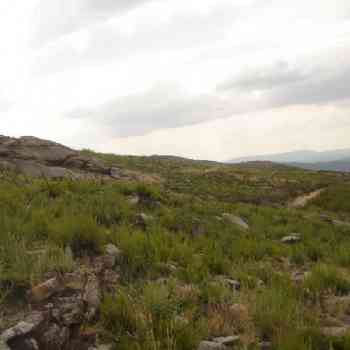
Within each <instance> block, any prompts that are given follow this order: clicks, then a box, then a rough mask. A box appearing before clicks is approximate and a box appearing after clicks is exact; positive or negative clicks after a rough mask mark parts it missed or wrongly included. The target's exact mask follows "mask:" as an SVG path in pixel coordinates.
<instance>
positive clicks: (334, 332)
mask: <svg viewBox="0 0 350 350" xmlns="http://www.w3.org/2000/svg"><path fill="white" fill-rule="evenodd" d="M349 331H350V329H349V328H348V327H323V328H322V329H321V332H322V334H323V335H325V336H326V337H343V336H345V335H346V334H348V333H349Z"/></svg>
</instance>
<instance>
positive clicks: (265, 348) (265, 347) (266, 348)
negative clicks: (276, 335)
mask: <svg viewBox="0 0 350 350" xmlns="http://www.w3.org/2000/svg"><path fill="white" fill-rule="evenodd" d="M259 348H260V349H261V350H270V349H271V348H272V343H271V342H269V341H262V342H261V343H259Z"/></svg>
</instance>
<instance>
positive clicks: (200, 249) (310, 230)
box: [0, 151, 350, 350]
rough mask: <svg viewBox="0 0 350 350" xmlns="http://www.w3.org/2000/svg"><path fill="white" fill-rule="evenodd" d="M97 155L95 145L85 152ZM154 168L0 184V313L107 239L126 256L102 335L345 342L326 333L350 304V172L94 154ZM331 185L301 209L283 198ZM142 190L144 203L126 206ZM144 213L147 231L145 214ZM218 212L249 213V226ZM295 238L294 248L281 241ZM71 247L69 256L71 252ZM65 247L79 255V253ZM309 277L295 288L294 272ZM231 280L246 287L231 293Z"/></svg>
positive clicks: (289, 343)
mask: <svg viewBox="0 0 350 350" xmlns="http://www.w3.org/2000/svg"><path fill="white" fill-rule="evenodd" d="M85 153H87V154H91V152H90V151H85ZM94 156H97V157H100V158H101V159H103V160H104V161H106V162H107V163H109V164H113V165H114V166H117V167H122V168H126V169H130V170H137V171H141V172H143V173H149V174H155V175H157V176H159V182H158V183H153V184H139V183H126V182H118V181H113V182H112V181H105V182H102V181H100V182H99V181H95V182H92V181H79V182H78V181H70V180H64V181H49V180H45V179H29V178H26V177H22V176H21V175H15V174H10V173H2V174H1V178H0V308H2V307H3V308H5V307H6V305H8V304H10V303H13V302H14V301H15V302H16V303H21V302H24V300H25V292H26V290H27V289H28V288H30V286H32V285H34V284H36V283H38V282H40V281H42V280H43V279H44V278H45V275H46V274H47V273H48V272H51V271H70V270H73V269H74V266H75V265H76V264H78V263H79V261H80V260H81V259H83V257H84V256H89V255H97V254H99V253H100V252H101V251H102V249H103V246H104V245H105V244H106V243H114V244H115V245H116V246H118V247H119V248H120V249H121V250H122V252H123V256H122V260H121V261H120V262H119V266H118V269H119V271H120V273H121V282H120V286H119V287H118V289H117V293H116V294H111V295H105V296H104V300H103V303H102V307H101V310H100V314H101V317H100V320H99V321H98V324H97V325H95V326H96V327H98V328H99V329H100V332H101V336H102V337H104V338H105V339H106V340H108V341H110V342H113V343H114V344H116V349H135V350H136V349H137V350H141V349H146V350H148V349H149V350H151V349H152V350H155V349H172V350H175V349H179V350H180V349H181V350H187V349H188V350H190V349H195V348H196V347H197V346H198V344H199V342H200V340H203V339H209V338H210V337H213V336H224V335H232V334H239V335H240V336H241V340H242V349H243V348H246V349H248V348H249V349H255V348H256V349H257V348H258V347H257V344H258V343H259V342H261V341H271V342H272V346H273V349H276V350H277V349H278V350H288V349H291V350H292V349H293V350H294V349H300V350H303V349H308V350H311V349H312V350H313V349H314V350H318V349H321V350H323V349H324V350H328V349H339V350H346V349H350V334H349V336H346V335H345V336H343V337H341V338H332V337H326V336H324V335H322V332H321V330H322V327H325V326H329V325H330V326H332V324H331V322H332V320H333V322H335V321H334V319H337V320H341V319H342V317H343V316H344V315H345V314H346V313H347V312H349V311H350V310H349V309H348V310H346V309H342V310H337V312H336V314H335V311H334V310H329V309H328V308H327V307H326V306H325V305H326V304H327V301H328V300H331V299H332V298H333V299H334V298H341V297H343V296H347V295H349V293H350V227H349V226H347V225H335V224H334V223H333V222H331V221H330V220H324V217H323V216H322V215H321V214H327V215H328V216H329V217H331V218H332V219H334V220H339V221H340V220H342V221H347V220H348V221H350V206H349V205H350V177H349V176H346V175H343V174H339V173H338V174H337V173H321V172H308V171H304V170H300V169H294V168H288V167H283V166H274V165H268V164H264V165H263V164H261V165H258V164H255V165H245V166H242V165H221V164H218V163H210V162H196V161H190V160H185V159H178V158H172V157H150V158H147V157H123V156H114V155H101V154H94ZM320 188H325V191H324V192H322V194H321V196H320V197H319V198H317V199H315V200H313V201H312V202H311V203H309V204H308V205H307V206H306V207H305V208H300V209H290V208H288V207H287V203H288V202H290V201H291V200H292V199H294V198H295V197H297V196H298V195H301V194H303V193H308V192H312V191H314V190H316V189H320ZM135 196H137V197H138V198H139V201H138V203H135V202H133V201H131V198H133V197H135ZM140 213H144V214H146V215H147V216H148V217H149V220H147V221H146V222H144V223H143V224H142V225H140V223H139V215H140ZM223 213H231V214H234V215H237V216H239V217H241V218H243V219H244V220H245V221H246V222H247V223H248V224H249V226H250V228H249V230H242V229H241V228H240V227H239V226H237V225H235V224H232V223H230V222H227V221H226V220H224V219H223V217H222V214H223ZM292 233H298V234H300V237H301V241H300V242H299V243H297V244H294V245H287V244H283V243H281V238H283V237H284V236H288V235H290V234H292ZM67 247H70V248H71V249H70V250H67ZM70 252H73V256H72V254H71V253H70ZM300 271H307V272H308V274H307V277H306V278H305V279H303V280H302V281H300V283H297V282H295V281H293V280H292V276H293V274H295V273H297V272H300ZM225 279H234V280H237V281H239V282H240V284H241V288H240V290H239V291H233V290H232V288H231V287H230V286H229V285H228V284H227V283H226V282H225Z"/></svg>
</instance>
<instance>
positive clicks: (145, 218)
mask: <svg viewBox="0 0 350 350" xmlns="http://www.w3.org/2000/svg"><path fill="white" fill-rule="evenodd" d="M153 220H154V217H153V216H151V215H147V214H145V213H140V214H138V215H137V217H136V222H137V224H139V225H141V226H146V225H147V224H149V223H150V222H152V221H153Z"/></svg>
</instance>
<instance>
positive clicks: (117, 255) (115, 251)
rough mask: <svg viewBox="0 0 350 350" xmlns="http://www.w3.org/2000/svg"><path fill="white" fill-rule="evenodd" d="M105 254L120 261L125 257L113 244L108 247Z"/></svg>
mask: <svg viewBox="0 0 350 350" xmlns="http://www.w3.org/2000/svg"><path fill="white" fill-rule="evenodd" d="M105 252H106V254H107V255H110V256H113V257H115V258H116V259H119V258H120V257H121V256H122V255H123V253H122V251H121V250H120V249H119V248H118V247H116V246H115V245H114V244H111V243H110V244H107V245H106V247H105Z"/></svg>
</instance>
